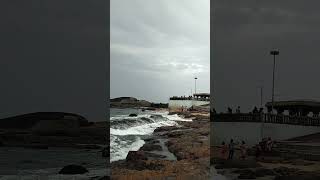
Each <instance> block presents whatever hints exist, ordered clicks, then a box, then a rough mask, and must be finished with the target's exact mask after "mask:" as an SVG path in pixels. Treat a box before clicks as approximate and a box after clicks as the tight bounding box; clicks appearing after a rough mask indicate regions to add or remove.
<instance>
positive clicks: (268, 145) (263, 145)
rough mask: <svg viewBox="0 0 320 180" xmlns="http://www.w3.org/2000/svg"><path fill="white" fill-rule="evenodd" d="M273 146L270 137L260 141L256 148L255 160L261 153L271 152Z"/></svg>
mask: <svg viewBox="0 0 320 180" xmlns="http://www.w3.org/2000/svg"><path fill="white" fill-rule="evenodd" d="M273 146H274V142H273V140H272V139H271V137H268V138H263V139H262V141H260V142H259V143H258V145H257V148H256V158H259V157H260V156H261V154H262V153H268V152H272V148H273Z"/></svg>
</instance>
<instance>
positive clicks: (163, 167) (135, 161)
mask: <svg viewBox="0 0 320 180" xmlns="http://www.w3.org/2000/svg"><path fill="white" fill-rule="evenodd" d="M207 114H208V113H207ZM196 116H197V115H195V116H191V115H190V117H196ZM201 118H204V119H202V121H201V122H200V121H199V122H197V121H192V122H178V123H179V127H177V126H167V127H159V128H157V129H156V130H155V131H154V133H153V136H152V137H149V138H146V139H145V144H144V145H143V146H142V147H141V148H140V149H139V150H138V151H130V152H129V154H128V155H127V158H126V160H124V161H117V162H113V163H111V167H112V170H111V172H112V179H115V180H118V179H119V180H120V179H125V178H130V179H133V180H135V179H139V180H140V179H141V177H144V179H156V178H159V179H161V178H167V179H170V178H171V179H177V178H182V179H190V177H192V179H200V180H201V179H207V178H208V172H209V169H210V164H209V163H210V162H209V159H210V149H209V117H208V115H207V116H205V115H203V116H201ZM169 155H170V156H172V157H171V158H168V156H169Z"/></svg>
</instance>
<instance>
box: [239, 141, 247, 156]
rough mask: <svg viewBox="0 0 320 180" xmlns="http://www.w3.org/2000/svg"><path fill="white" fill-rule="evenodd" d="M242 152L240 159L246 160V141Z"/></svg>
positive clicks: (242, 144)
mask: <svg viewBox="0 0 320 180" xmlns="http://www.w3.org/2000/svg"><path fill="white" fill-rule="evenodd" d="M240 151H241V156H240V158H241V159H246V156H247V145H246V143H245V142H244V141H242V142H241V145H240Z"/></svg>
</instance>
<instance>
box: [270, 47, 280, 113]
mask: <svg viewBox="0 0 320 180" xmlns="http://www.w3.org/2000/svg"><path fill="white" fill-rule="evenodd" d="M270 54H271V55H273V76H272V99H271V113H272V114H273V104H274V73H275V69H276V56H277V55H279V50H272V51H270Z"/></svg>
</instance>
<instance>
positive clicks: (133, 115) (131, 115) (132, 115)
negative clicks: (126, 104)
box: [129, 114, 138, 117]
mask: <svg viewBox="0 0 320 180" xmlns="http://www.w3.org/2000/svg"><path fill="white" fill-rule="evenodd" d="M137 116H138V115H137V114H129V117H137Z"/></svg>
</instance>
